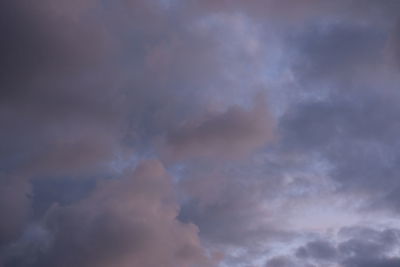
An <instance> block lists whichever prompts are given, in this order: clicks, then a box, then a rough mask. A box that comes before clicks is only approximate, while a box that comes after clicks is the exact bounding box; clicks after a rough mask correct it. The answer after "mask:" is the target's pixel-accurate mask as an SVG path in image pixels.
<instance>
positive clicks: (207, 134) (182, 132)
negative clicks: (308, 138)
mask: <svg viewBox="0 0 400 267" xmlns="http://www.w3.org/2000/svg"><path fill="white" fill-rule="evenodd" d="M273 132H274V121H273V119H272V117H271V115H270V111H269V110H268V107H267V104H266V100H265V99H264V96H263V95H262V94H261V95H259V96H258V98H257V99H255V101H254V103H253V106H252V107H251V108H249V109H246V108H243V107H240V106H232V107H229V108H228V109H227V110H226V111H224V112H216V113H213V114H207V115H205V116H204V117H201V118H199V119H194V120H192V121H188V122H186V123H184V124H183V125H182V126H181V127H179V128H178V129H176V130H175V131H172V132H171V133H169V134H168V135H167V137H166V155H167V157H172V158H173V159H184V158H187V157H188V158H191V157H204V156H211V157H213V156H222V157H227V158H236V157H240V156H242V155H245V154H248V153H249V152H251V151H253V150H254V149H257V148H260V147H262V146H263V145H265V144H266V143H267V142H268V141H271V140H272V139H273V136H274V135H273Z"/></svg>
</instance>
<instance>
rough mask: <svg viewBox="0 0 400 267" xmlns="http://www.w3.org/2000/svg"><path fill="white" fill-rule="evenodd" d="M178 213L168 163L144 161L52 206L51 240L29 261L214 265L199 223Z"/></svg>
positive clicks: (133, 266) (134, 266)
mask: <svg viewBox="0 0 400 267" xmlns="http://www.w3.org/2000/svg"><path fill="white" fill-rule="evenodd" d="M178 212H179V205H178V204H177V203H176V201H175V199H174V193H173V188H172V181H171V178H170V177H169V176H168V174H167V173H166V171H165V169H164V167H163V166H162V164H161V163H160V162H158V161H157V160H148V161H144V162H142V163H141V164H139V166H138V167H137V168H136V169H135V170H134V171H133V172H128V173H126V174H125V175H124V176H123V177H121V178H115V179H112V180H108V181H103V182H101V183H99V184H98V186H97V187H96V189H95V190H94V191H93V192H92V193H91V194H90V195H89V196H88V197H87V198H85V199H83V200H82V201H79V202H77V203H74V204H72V205H67V206H59V205H57V204H55V205H54V206H53V207H52V208H50V209H49V211H48V212H47V214H46V216H45V219H44V225H43V227H44V228H45V229H46V231H48V232H49V236H50V240H48V242H49V244H48V245H47V248H46V249H45V250H44V251H41V252H40V254H39V255H36V256H35V257H34V258H32V259H25V260H26V262H28V261H29V260H30V261H33V262H35V264H37V265H35V266H49V267H50V266H60V267H67V266H68V267H70V266H76V267H88V266H99V267H156V266H166V267H175V266H182V267H191V266H199V267H200V266H213V259H210V258H208V256H207V253H206V251H205V250H204V249H203V248H202V246H201V243H200V240H199V237H198V233H199V230H198V228H197V227H196V226H195V225H193V224H190V223H182V222H180V221H179V220H178V219H177V215H178ZM36 246H37V247H39V245H38V244H37V245H36Z"/></svg>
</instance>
